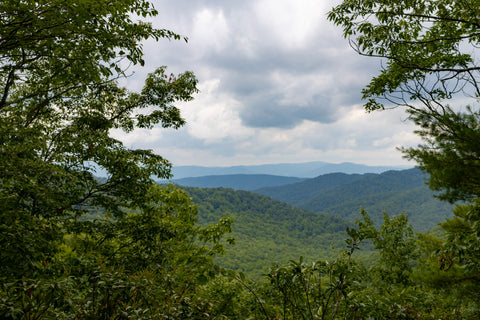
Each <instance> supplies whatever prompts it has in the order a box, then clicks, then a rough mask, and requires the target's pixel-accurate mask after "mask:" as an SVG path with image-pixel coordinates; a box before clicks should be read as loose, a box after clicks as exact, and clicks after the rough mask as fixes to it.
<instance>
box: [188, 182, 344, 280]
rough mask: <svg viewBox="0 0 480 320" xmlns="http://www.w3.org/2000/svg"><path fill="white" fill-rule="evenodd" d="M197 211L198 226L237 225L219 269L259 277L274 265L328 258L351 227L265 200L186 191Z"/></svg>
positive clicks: (208, 190)
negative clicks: (227, 219)
mask: <svg viewBox="0 0 480 320" xmlns="http://www.w3.org/2000/svg"><path fill="white" fill-rule="evenodd" d="M183 189H184V190H186V191H187V192H188V193H189V195H190V196H191V197H192V199H193V200H194V202H195V203H197V204H198V205H199V214H198V218H199V222H200V223H201V224H208V223H212V222H216V221H217V220H218V219H219V218H221V217H223V216H231V217H233V218H234V219H235V222H234V226H233V227H234V230H235V231H234V233H233V235H232V236H233V237H235V238H236V240H237V243H236V245H234V246H233V247H230V248H227V253H226V255H225V256H224V257H220V258H219V259H218V262H219V264H220V265H222V266H224V267H228V268H233V269H236V270H241V271H244V272H247V273H249V274H254V275H256V276H259V275H260V274H261V273H262V272H264V271H266V268H268V267H269V266H270V265H271V263H273V262H275V261H278V262H283V263H285V262H287V261H288V260H290V259H297V258H298V257H299V256H304V257H305V258H308V259H312V260H313V259H315V260H316V259H319V258H330V257H332V256H334V255H335V253H336V252H335V250H332V245H334V246H335V247H336V248H340V247H343V240H344V239H345V238H346V234H345V229H346V227H347V226H349V224H347V223H346V222H345V221H344V220H343V219H341V218H337V217H333V216H329V215H325V214H323V213H315V212H311V211H307V210H302V209H299V208H295V207H293V206H290V205H288V204H286V203H283V202H280V201H277V200H274V199H271V198H269V197H267V196H264V195H260V194H256V193H252V192H248V191H241V190H240V191H234V190H233V189H225V188H203V189H200V188H191V187H183Z"/></svg>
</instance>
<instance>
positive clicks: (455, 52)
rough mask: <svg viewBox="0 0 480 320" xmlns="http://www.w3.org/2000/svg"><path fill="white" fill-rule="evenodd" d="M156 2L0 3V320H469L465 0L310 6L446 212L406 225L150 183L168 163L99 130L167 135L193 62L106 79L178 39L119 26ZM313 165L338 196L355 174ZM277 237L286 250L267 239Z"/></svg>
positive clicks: (176, 124) (137, 25)
mask: <svg viewBox="0 0 480 320" xmlns="http://www.w3.org/2000/svg"><path fill="white" fill-rule="evenodd" d="M158 10H161V8H158V9H156V8H154V6H153V4H152V3H150V2H149V1H147V0H119V1H105V0H98V1H64V0H48V1H32V0H21V1H18V0H15V1H14V0H6V1H2V2H0V23H1V27H0V75H1V76H0V243H1V244H2V250H0V318H2V319H480V299H479V294H478V292H479V290H480V201H479V197H480V179H479V177H480V165H479V163H480V148H479V145H478V144H479V141H480V129H479V128H480V111H479V107H478V99H479V97H480V87H479V83H480V77H479V71H480V66H479V65H478V61H477V59H478V54H477V53H478V47H479V45H480V36H479V33H478V30H479V27H480V23H479V18H478V17H480V3H479V1H478V0H462V1H451V0H435V1H429V0H423V1H402V2H399V1H393V0H382V1H378V0H363V1H350V0H345V1H343V2H341V3H340V4H338V5H337V6H336V7H334V8H332V9H331V11H330V12H329V14H328V19H329V20H330V21H332V23H334V24H335V25H337V26H339V28H342V30H343V31H344V36H345V37H346V38H347V39H348V41H349V43H350V45H351V47H352V48H353V50H356V51H357V52H358V53H359V54H361V55H363V56H368V57H381V58H382V59H383V61H384V63H383V64H382V66H383V68H382V69H381V70H379V74H378V75H377V76H375V77H373V78H372V79H371V82H370V83H369V84H368V85H367V86H366V87H365V88H364V89H363V90H362V96H363V99H364V101H365V109H366V110H367V111H370V112H377V111H378V110H384V109H389V108H392V107H398V108H404V109H405V110H406V111H407V112H408V120H409V121H412V122H413V123H414V124H415V125H416V126H417V130H416V134H417V135H418V136H419V137H420V138H421V139H422V143H421V144H419V145H418V146H416V147H409V148H407V147H405V148H403V149H402V152H403V153H404V155H405V157H407V158H408V159H411V160H413V161H415V162H416V163H417V164H418V166H419V168H420V169H421V170H422V172H424V173H425V174H427V175H428V176H427V181H426V182H427V185H428V187H429V188H430V189H431V190H432V191H433V192H435V194H436V196H437V197H438V199H441V200H442V201H446V202H448V203H450V204H452V205H454V208H453V211H452V213H451V216H449V218H447V219H445V220H444V221H443V222H442V223H441V224H440V228H439V229H435V230H433V231H431V230H426V231H425V232H424V233H416V232H415V231H414V229H413V227H412V225H411V224H410V222H409V216H408V215H407V214H399V213H397V212H395V213H388V212H387V213H382V219H378V214H377V213H375V215H372V216H370V215H369V212H368V210H361V211H360V214H359V216H358V217H359V218H358V219H356V221H355V222H353V221H351V220H350V221H347V220H344V219H342V218H341V217H333V216H332V215H327V214H324V213H321V212H314V211H308V210H305V209H300V208H294V207H293V206H291V205H288V204H285V203H282V202H278V201H274V200H272V199H270V198H268V197H266V196H265V195H259V194H254V193H246V192H244V191H234V190H231V189H199V188H186V191H185V190H182V189H181V188H179V187H177V186H174V185H158V184H157V182H156V181H157V180H159V179H160V180H161V179H169V178H171V164H170V163H169V162H168V161H167V160H166V159H164V158H163V157H161V156H160V155H158V154H156V153H155V152H153V151H152V150H144V149H134V148H131V147H128V146H126V145H125V144H124V143H123V142H122V141H120V140H119V139H117V138H115V137H114V136H112V134H111V131H112V130H113V129H115V130H123V131H124V132H131V131H133V130H135V129H142V130H150V129H152V128H154V127H156V126H157V127H163V128H173V129H178V128H180V127H181V126H183V125H184V124H185V120H184V119H183V118H182V116H181V114H180V110H179V109H178V107H177V105H178V104H179V103H186V102H188V101H190V100H192V99H193V97H194V94H195V93H196V92H198V87H197V86H198V79H197V78H196V76H195V74H194V73H193V72H190V71H186V72H183V73H180V74H173V73H169V72H167V67H165V66H160V67H158V68H157V69H156V70H155V71H153V72H152V73H150V74H148V75H146V77H145V82H144V86H143V87H142V88H141V89H139V90H138V91H131V88H124V87H122V86H121V85H120V83H121V82H120V81H119V80H120V79H123V78H125V77H127V76H128V72H127V70H126V68H127V67H126V66H128V65H137V66H143V65H145V61H144V52H143V48H142V43H143V41H144V40H147V39H152V40H156V41H162V40H172V41H184V40H187V39H186V38H184V37H182V36H180V35H179V34H177V33H176V32H174V31H171V30H167V29H158V28H156V27H154V26H153V25H152V24H150V23H146V22H145V21H143V20H137V19H142V18H143V19H145V18H148V17H154V16H156V15H158V14H159V11H158ZM455 99H457V100H455ZM465 101H466V102H465ZM453 102H455V103H456V104H458V103H460V104H462V105H463V106H464V108H456V106H455V104H454V103H453ZM386 112H388V111H386ZM99 170H102V171H103V172H106V176H105V177H104V178H103V179H98V177H97V176H96V174H97V172H98V171H99ZM412 174H413V175H412V177H411V178H413V179H417V180H419V181H421V180H423V179H424V178H423V176H420V177H419V176H415V173H412ZM386 176H387V175H385V176H384V177H386ZM366 177H367V178H369V179H370V178H371V179H373V177H374V176H369V175H367V176H366ZM330 178H332V179H331V182H330V183H326V182H325V183H324V185H325V187H328V188H342V189H341V192H340V193H337V195H338V196H339V197H342V194H344V197H346V196H347V195H348V194H349V190H350V189H349V188H350V186H352V183H354V182H355V181H356V180H352V179H355V178H356V176H355V177H352V176H347V175H339V176H338V177H337V178H338V179H337V178H335V179H333V177H330ZM311 182H312V181H310V182H309V183H311ZM370 182H371V183H370V184H368V183H363V184H362V185H361V187H359V186H357V187H355V188H357V189H358V188H362V189H361V191H362V192H363V195H362V197H361V198H358V199H360V200H361V201H366V202H368V201H370V202H371V203H373V204H375V205H376V203H374V202H377V201H378V203H380V201H379V198H376V197H375V196H374V194H373V193H369V192H370V190H373V189H375V188H377V187H379V186H380V188H382V189H386V190H384V191H385V192H386V193H388V192H390V193H391V194H390V196H391V197H390V198H389V201H391V202H395V201H397V202H402V201H403V200H402V199H403V198H402V197H408V196H409V195H412V193H415V194H417V193H421V192H423V191H421V189H414V191H411V192H412V193H410V194H404V195H401V196H400V194H401V191H402V190H403V189H402V188H398V186H400V185H401V181H397V183H394V184H391V185H390V184H379V185H377V184H376V183H374V181H373V180H371V181H370ZM301 183H303V182H301ZM393 186H397V189H395V188H393ZM390 187H392V189H389V188H390ZM418 188H422V186H418ZM305 190H306V191H304V192H299V190H298V189H296V190H295V194H292V198H291V199H296V200H299V203H298V204H299V205H301V206H305V207H309V208H311V209H313V208H314V209H315V210H316V211H317V210H318V211H322V210H319V209H321V208H320V207H322V206H324V205H326V204H327V202H326V201H330V200H329V199H330V198H322V197H319V194H318V190H320V189H315V190H314V189H311V188H305ZM339 190H340V189H339ZM324 191H325V193H327V191H328V190H327V189H324ZM357 191H359V190H357ZM322 192H323V191H321V190H320V196H321V194H322ZM304 193H305V194H304ZM303 195H305V198H302V197H303ZM396 195H398V198H397V199H396V198H395V197H396ZM423 197H427V195H426V193H425V194H424V195H422V198H423ZM284 201H286V202H289V201H291V200H288V201H287V199H284ZM370 202H369V204H368V205H370ZM351 205H352V204H350V203H347V204H346V207H344V208H340V207H338V208H337V209H335V208H336V207H335V206H332V207H330V209H331V210H332V212H334V211H335V210H349V209H348V207H349V206H351ZM360 205H361V204H360ZM330 209H329V210H330ZM334 209H335V210H334ZM422 209H423V208H422V207H419V208H417V209H416V210H418V211H420V210H422ZM405 210H407V211H408V210H410V209H409V208H406V209H405ZM220 213H221V214H222V215H223V214H225V213H226V214H227V215H226V216H222V217H219V216H218V214H220ZM230 213H231V214H230ZM337 213H338V212H337ZM410 214H411V212H409V215H410ZM412 214H413V213H412ZM342 217H345V218H346V219H351V218H352V217H351V216H350V213H348V212H345V214H344V215H342ZM373 217H375V219H374V218H373ZM439 217H440V216H436V218H439ZM379 220H380V221H379ZM236 223H238V230H235V224H236ZM422 223H424V227H425V228H426V226H427V224H426V222H425V221H424V222H422ZM427 231H428V232H427ZM343 232H344V233H343ZM258 233H264V234H258ZM342 233H343V236H344V239H343V243H342V244H341V245H340V243H339V242H337V241H339V237H338V236H339V235H341V234H342ZM280 235H281V236H280ZM235 236H236V237H237V238H238V239H237V242H238V250H237V251H234V252H235V253H238V254H240V253H241V254H242V255H243V256H244V257H246V258H245V259H252V260H259V257H258V252H255V250H256V249H257V248H262V249H261V250H262V252H261V253H262V254H264V255H265V256H264V257H263V259H264V260H263V261H262V260H260V261H262V263H265V266H263V268H262V272H263V273H264V274H263V275H258V274H257V275H254V276H251V275H250V274H249V273H246V272H243V271H242V270H239V268H235V266H234V265H233V264H234V261H233V260H232V259H233V258H232V256H229V254H230V253H229V250H231V248H235V241H236V240H235ZM254 236H255V239H259V240H258V242H257V243H255V242H254V243H253V244H251V243H247V242H245V241H247V240H248V241H250V240H251V239H252V238H253V237H254ZM294 237H295V238H296V239H295V241H298V243H300V244H302V243H303V244H304V245H305V246H304V247H305V249H306V251H305V257H301V256H300V254H299V253H300V252H295V253H296V255H295V256H291V257H288V256H287V255H289V253H288V251H283V249H284V248H285V247H288V246H293V245H294V242H293V240H294V239H293V238H294ZM327 238H328V241H330V242H331V241H332V240H333V242H334V247H335V248H339V249H340V250H338V251H337V252H328V250H327V249H326V244H325V242H324V241H325V240H326V239H327ZM255 241H256V240H255ZM316 241H318V246H317V247H316V248H315V246H316V243H315V242H316ZM260 242H261V243H260ZM309 242H310V243H309ZM307 245H308V246H307ZM282 246H284V247H282ZM274 248H275V249H274ZM276 248H279V250H280V251H281V252H276V251H275V250H277V249H276ZM365 249H368V250H371V251H373V253H372V254H371V255H369V256H368V259H367V260H365V258H364V256H363V257H362V256H361V255H359V253H360V252H362V250H365ZM233 250H235V249H233ZM332 251H333V250H332ZM223 254H225V256H224V257H225V258H226V260H224V264H223V265H222V264H221V263H219V261H221V260H219V259H221V258H219V256H221V255H223ZM274 256H275V259H272V261H269V263H268V262H267V260H270V259H271V258H272V257H274ZM237 258H238V259H240V257H237ZM276 258H278V259H276ZM229 259H230V260H229ZM287 259H289V261H287ZM250 264H251V263H250V261H248V263H246V264H245V268H244V271H248V272H253V270H254V268H251V267H250Z"/></svg>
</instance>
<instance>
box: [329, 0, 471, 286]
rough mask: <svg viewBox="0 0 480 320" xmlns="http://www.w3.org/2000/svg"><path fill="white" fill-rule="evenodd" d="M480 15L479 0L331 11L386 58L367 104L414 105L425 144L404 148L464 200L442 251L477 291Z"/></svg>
mask: <svg viewBox="0 0 480 320" xmlns="http://www.w3.org/2000/svg"><path fill="white" fill-rule="evenodd" d="M479 17H480V2H479V1H478V0H460V1H453V0H438V1H437V0H435V1H433V0H432V1H430V0H422V1H393V0H387V1H378V0H367V1H357V0H345V1H343V2H342V3H341V4H340V5H338V6H336V7H335V8H333V9H332V11H331V12H330V13H329V15H328V18H329V19H330V20H332V21H333V22H334V23H335V24H337V25H340V26H341V27H342V28H343V31H344V36H345V37H347V38H348V39H349V41H350V44H351V45H352V47H353V48H354V49H355V50H356V51H357V52H358V53H360V54H362V55H365V56H370V57H379V58H381V59H382V65H383V69H382V71H381V73H380V74H379V75H378V76H376V77H374V78H373V79H372V80H371V82H370V83H369V84H368V85H367V87H366V88H365V89H363V98H364V99H366V100H367V102H366V103H365V108H366V110H368V111H373V110H379V109H385V108H388V107H398V106H403V107H406V110H407V112H408V114H409V117H410V119H411V120H413V121H414V122H415V124H416V125H417V126H418V129H417V130H416V133H417V134H418V135H419V136H420V137H421V138H422V140H423V143H422V144H420V145H418V146H417V147H413V148H402V149H401V150H402V151H403V152H404V154H405V157H406V158H408V159H412V160H415V161H416V162H417V163H418V165H419V167H420V168H421V169H423V170H424V171H426V172H428V173H429V175H430V178H429V181H428V184H429V186H430V188H432V189H433V190H436V191H440V192H441V194H440V195H439V197H440V198H441V199H443V200H447V201H449V202H452V203H455V202H458V201H463V203H461V202H460V203H461V204H460V205H458V206H457V208H456V209H455V210H454V218H453V219H450V220H447V221H446V222H445V223H443V224H442V227H443V229H444V230H445V232H446V234H447V241H446V242H445V243H444V244H443V245H442V246H439V247H437V250H438V251H439V252H443V253H442V255H440V256H439V261H441V263H440V267H442V266H443V267H442V268H443V269H450V267H451V266H452V265H454V266H455V267H458V268H459V269H457V271H456V272H458V273H457V274H455V275H452V273H450V275H451V276H452V278H451V279H450V280H451V281H449V283H450V284H452V285H453V284H454V283H462V284H465V285H466V287H469V288H470V289H469V290H471V291H469V294H471V293H472V292H474V291H475V290H478V288H479V285H480V277H479V274H480V273H479V271H480V264H479V263H478V260H477V258H476V257H478V249H477V248H478V247H479V246H480V230H479V229H478V222H479V221H480V214H479V210H478V204H479V202H478V199H479V198H480V145H479V141H480V86H479V83H480V82H479V81H480V60H478V53H479V50H478V48H479V45H480V33H479V32H478V30H479V28H480V18H479ZM465 202H467V204H465ZM445 265H448V267H445ZM452 269H453V268H452ZM459 270H462V271H459ZM444 280H445V279H444ZM475 288H476V289H475ZM467 291H468V290H467Z"/></svg>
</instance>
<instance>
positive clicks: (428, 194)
mask: <svg viewBox="0 0 480 320" xmlns="http://www.w3.org/2000/svg"><path fill="white" fill-rule="evenodd" d="M425 179H426V176H425V175H424V174H423V173H422V172H421V171H420V170H418V169H409V170H402V171H387V172H384V173H382V174H364V175H347V174H341V173H336V174H329V175H324V176H319V177H317V178H314V179H308V180H305V181H303V182H299V183H295V184H292V185H285V186H278V187H271V188H262V189H259V190H255V192H258V193H261V194H265V195H268V196H270V197H272V198H274V199H277V200H280V201H284V202H287V203H289V204H292V205H294V206H297V207H299V208H302V209H306V210H311V211H316V212H324V213H328V214H333V215H335V216H338V217H343V218H345V219H346V220H347V221H351V222H353V221H355V219H356V218H358V217H359V208H360V207H363V208H364V209H365V210H366V211H367V212H368V213H369V214H370V216H371V217H372V220H373V221H374V222H375V223H380V222H381V221H382V212H383V211H386V212H387V213H389V214H390V215H396V214H399V213H405V214H407V215H408V216H409V220H410V222H411V223H412V225H413V226H414V228H415V230H416V231H427V230H429V229H431V228H433V227H435V226H436V225H437V224H438V223H439V222H443V221H444V220H445V218H448V217H451V215H452V209H453V206H452V205H450V204H448V203H445V202H441V201H440V200H438V199H436V198H435V197H434V192H432V191H431V190H430V189H428V187H427V186H426V185H425Z"/></svg>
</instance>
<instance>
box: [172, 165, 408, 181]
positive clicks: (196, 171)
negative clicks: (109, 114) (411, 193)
mask: <svg viewBox="0 0 480 320" xmlns="http://www.w3.org/2000/svg"><path fill="white" fill-rule="evenodd" d="M407 168H411V166H367V165H363V164H356V163H351V162H344V163H339V164H337V163H328V162H323V161H314V162H304V163H280V164H263V165H252V166H230V167H202V166H173V168H172V174H173V179H182V178H192V177H201V176H213V175H216V176H218V175H236V174H267V175H274V176H286V177H298V178H314V177H317V176H319V175H322V174H327V173H332V172H343V173H381V172H384V171H388V170H402V169H407Z"/></svg>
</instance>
